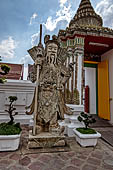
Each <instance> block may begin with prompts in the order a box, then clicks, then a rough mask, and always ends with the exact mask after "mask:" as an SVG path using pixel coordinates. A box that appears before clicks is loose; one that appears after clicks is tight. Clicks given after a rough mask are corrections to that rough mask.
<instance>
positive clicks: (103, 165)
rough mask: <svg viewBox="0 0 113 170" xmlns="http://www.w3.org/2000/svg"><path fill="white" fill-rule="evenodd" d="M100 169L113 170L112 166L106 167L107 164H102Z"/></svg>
mask: <svg viewBox="0 0 113 170" xmlns="http://www.w3.org/2000/svg"><path fill="white" fill-rule="evenodd" d="M102 168H105V170H113V166H111V165H107V164H105V163H104V164H102Z"/></svg>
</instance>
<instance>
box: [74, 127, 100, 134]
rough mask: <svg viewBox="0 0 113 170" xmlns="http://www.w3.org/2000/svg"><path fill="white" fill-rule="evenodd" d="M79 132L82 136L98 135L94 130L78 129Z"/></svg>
mask: <svg viewBox="0 0 113 170" xmlns="http://www.w3.org/2000/svg"><path fill="white" fill-rule="evenodd" d="M76 130H77V131H79V132H80V133H82V134H96V133H97V132H96V131H95V130H94V129H90V128H87V129H86V128H76Z"/></svg>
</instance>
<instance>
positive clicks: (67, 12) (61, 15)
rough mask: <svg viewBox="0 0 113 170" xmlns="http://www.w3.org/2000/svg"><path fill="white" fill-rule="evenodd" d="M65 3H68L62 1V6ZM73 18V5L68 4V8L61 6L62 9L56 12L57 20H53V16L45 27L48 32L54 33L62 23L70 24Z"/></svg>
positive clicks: (48, 19)
mask: <svg viewBox="0 0 113 170" xmlns="http://www.w3.org/2000/svg"><path fill="white" fill-rule="evenodd" d="M64 2H67V1H66V0H62V4H63V3H64ZM72 16H73V11H72V9H71V4H68V7H66V6H65V5H61V6H60V9H59V10H58V11H57V12H56V18H52V16H49V17H48V18H47V21H46V23H45V24H44V25H45V27H46V29H47V30H49V31H54V30H55V29H56V27H57V25H58V23H59V22H60V21H66V22H67V24H68V23H69V22H70V20H71V18H72Z"/></svg>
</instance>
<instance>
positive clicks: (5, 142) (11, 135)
mask: <svg viewBox="0 0 113 170" xmlns="http://www.w3.org/2000/svg"><path fill="white" fill-rule="evenodd" d="M8 98H9V103H10V104H9V108H8V110H5V111H6V112H8V114H9V117H10V120H9V122H4V123H1V124H0V151H13V150H16V149H18V147H19V142H20V133H21V127H20V123H15V122H14V116H15V115H17V114H18V112H16V108H15V107H14V105H13V103H14V102H15V101H16V100H17V97H16V96H9V97H8Z"/></svg>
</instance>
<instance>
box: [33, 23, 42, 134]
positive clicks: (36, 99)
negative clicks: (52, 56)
mask: <svg viewBox="0 0 113 170" xmlns="http://www.w3.org/2000/svg"><path fill="white" fill-rule="evenodd" d="M41 39H42V24H40V40H39V44H38V46H40V45H41ZM39 69H40V65H39V64H37V77H36V93H35V105H34V126H33V135H36V116H37V109H38V86H39V71H40V70H39Z"/></svg>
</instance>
